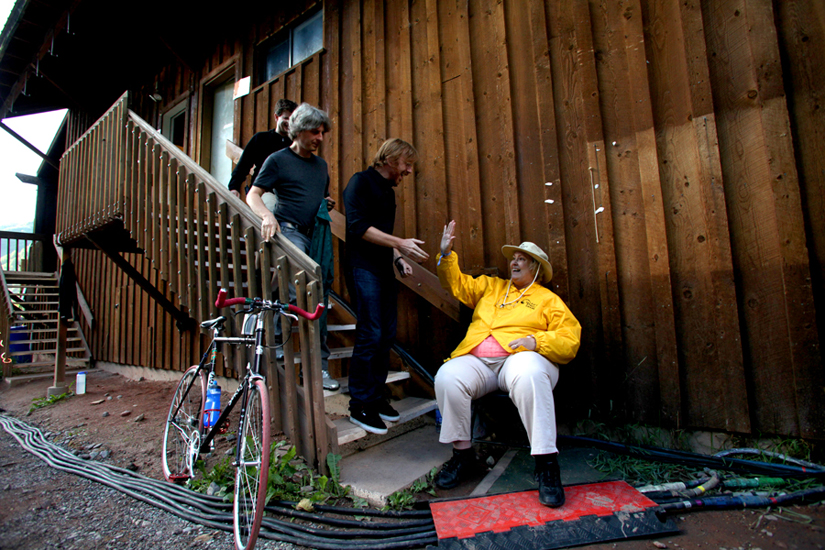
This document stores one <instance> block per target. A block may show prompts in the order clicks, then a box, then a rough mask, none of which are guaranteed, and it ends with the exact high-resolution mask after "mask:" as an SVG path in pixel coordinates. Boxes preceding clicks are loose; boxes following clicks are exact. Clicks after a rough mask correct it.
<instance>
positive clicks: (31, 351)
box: [6, 347, 86, 357]
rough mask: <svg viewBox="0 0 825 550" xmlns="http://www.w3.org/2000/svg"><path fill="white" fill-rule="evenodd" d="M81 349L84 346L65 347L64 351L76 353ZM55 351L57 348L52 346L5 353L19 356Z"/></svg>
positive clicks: (84, 349) (83, 349)
mask: <svg viewBox="0 0 825 550" xmlns="http://www.w3.org/2000/svg"><path fill="white" fill-rule="evenodd" d="M81 351H86V348H84V347H79V348H66V353H78V352H81ZM56 352H57V350H55V349H54V348H49V349H31V350H25V351H12V352H8V353H6V355H7V356H11V357H19V356H21V355H35V354H38V353H56Z"/></svg>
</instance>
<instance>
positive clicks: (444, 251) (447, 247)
mask: <svg viewBox="0 0 825 550" xmlns="http://www.w3.org/2000/svg"><path fill="white" fill-rule="evenodd" d="M454 240H455V220H451V221H450V223H448V224H447V225H445V226H444V233H442V234H441V255H442V256H448V255H449V254H450V252H452V250H453V241H454Z"/></svg>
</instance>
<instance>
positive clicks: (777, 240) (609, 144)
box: [0, 0, 825, 439]
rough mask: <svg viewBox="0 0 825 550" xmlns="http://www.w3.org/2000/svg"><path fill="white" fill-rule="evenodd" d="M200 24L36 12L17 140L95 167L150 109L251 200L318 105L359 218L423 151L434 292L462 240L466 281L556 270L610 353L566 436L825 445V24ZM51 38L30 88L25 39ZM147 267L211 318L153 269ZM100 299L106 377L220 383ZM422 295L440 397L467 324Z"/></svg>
mask: <svg viewBox="0 0 825 550" xmlns="http://www.w3.org/2000/svg"><path fill="white" fill-rule="evenodd" d="M170 4H171V5H170ZM181 4H183V3H178V2H171V3H170V2H166V3H164V4H162V6H163V9H160V8H158V9H157V10H153V9H151V8H150V7H149V6H146V5H145V4H134V5H132V6H131V7H130V8H129V11H130V13H129V14H128V15H126V16H121V17H118V18H115V19H113V18H112V17H111V16H110V14H109V13H108V11H109V8H108V7H107V6H106V3H103V2H101V1H100V0H74V1H68V0H65V1H58V0H49V1H43V2H35V1H31V2H29V1H25V0H21V1H19V2H18V6H19V7H22V8H21V10H20V11H19V13H18V14H17V17H18V22H20V23H21V24H20V26H19V27H18V28H17V29H16V30H15V31H13V32H12V33H11V34H9V32H8V29H7V30H6V31H4V34H3V37H4V40H5V42H4V43H3V44H2V47H3V48H4V50H3V51H2V53H0V68H3V69H4V70H3V71H0V103H2V107H1V108H0V114H1V115H2V116H3V117H6V116H12V115H15V114H22V113H26V112H32V111H37V110H43V109H46V108H51V107H68V108H70V109H71V110H72V111H71V119H70V127H69V138H68V144H67V147H70V146H71V144H72V142H74V140H75V139H77V138H79V137H81V135H82V134H83V133H84V132H85V131H86V130H87V128H89V127H90V125H91V124H92V122H94V120H96V119H97V118H98V117H99V116H100V115H101V114H102V113H103V112H104V111H106V110H107V109H108V108H109V107H110V106H111V105H112V104H113V103H115V102H116V101H117V99H118V97H119V96H121V94H123V92H125V91H127V90H128V91H129V92H130V94H129V104H128V107H129V109H131V110H132V111H133V112H134V113H136V114H137V115H138V116H139V117H141V118H143V119H144V120H146V121H148V122H149V123H150V124H151V125H152V126H153V127H154V128H157V129H159V130H160V132H161V133H163V135H164V136H166V137H167V138H169V140H170V141H171V142H172V143H174V144H175V145H177V146H178V147H179V148H180V149H181V150H182V151H183V152H184V153H186V154H187V155H188V156H189V157H191V158H192V159H194V161H195V162H197V163H199V164H200V166H201V167H203V168H204V169H206V170H209V171H211V172H212V173H213V174H219V173H220V174H224V175H225V174H226V170H228V169H230V168H231V165H228V164H227V162H228V160H227V157H226V152H225V148H224V147H223V146H222V143H223V141H222V140H223V139H224V138H229V139H230V140H231V141H233V142H234V143H235V144H238V145H241V146H243V145H244V144H246V142H247V141H248V140H249V139H250V138H251V137H252V135H253V134H254V133H255V132H257V131H261V130H265V129H268V128H270V127H272V126H273V121H274V118H275V117H274V113H273V112H272V111H273V106H274V104H275V101H276V100H277V99H278V98H281V97H287V98H289V99H292V100H294V101H297V102H302V101H306V102H309V103H312V104H315V105H318V106H320V107H321V108H322V109H324V110H326V111H327V112H328V113H329V114H330V116H331V118H332V121H333V128H332V131H331V132H330V133H329V134H328V136H327V138H326V140H325V143H324V146H323V150H322V155H323V156H324V157H325V159H326V160H327V162H328V163H329V167H330V172H331V177H332V194H333V196H334V198H336V199H337V201H338V205H339V206H338V209H339V210H340V209H341V204H342V201H341V193H342V191H343V189H344V188H345V186H346V183H347V181H348V179H349V177H350V176H351V175H352V174H353V173H354V172H356V171H359V170H362V169H364V168H365V167H366V166H367V165H368V164H369V162H370V160H371V158H372V155H373V154H374V152H375V151H376V149H377V148H378V146H379V145H380V144H381V142H382V141H383V140H384V139H385V138H388V137H401V138H403V139H406V140H408V141H411V142H412V143H413V144H414V145H415V146H416V147H417V149H418V150H419V152H420V157H421V158H420V160H419V162H418V163H417V165H416V169H415V173H414V176H413V177H411V178H408V180H411V181H409V182H407V183H405V185H404V186H403V187H401V188H399V189H398V190H397V198H398V204H399V209H398V216H397V220H396V234H397V235H399V236H404V237H417V238H420V239H422V240H424V241H426V245H425V248H426V249H427V250H428V251H429V252H430V254H431V256H430V259H429V260H428V261H427V262H425V263H424V264H423V267H424V268H425V269H426V270H428V271H430V272H434V270H435V256H436V253H437V250H438V242H439V237H440V234H441V230H442V227H443V225H444V224H445V223H446V222H448V221H449V220H451V219H455V220H456V221H457V225H458V239H457V242H456V250H457V251H458V254H459V257H460V260H461V263H462V266H463V268H464V270H465V271H468V272H472V273H482V272H498V273H500V274H506V270H507V265H506V263H505V259H504V257H503V256H502V255H501V253H500V249H501V246H502V245H504V244H517V243H520V242H522V241H533V242H535V243H537V244H538V245H539V246H541V247H542V248H543V249H544V250H546V251H547V252H548V253H549V256H550V259H551V262H552V264H553V267H554V273H555V277H554V279H553V281H552V284H551V286H552V289H553V290H554V291H555V292H557V293H558V294H559V295H560V296H561V297H562V298H564V300H565V301H566V302H567V303H568V305H569V306H570V308H571V310H572V311H573V312H574V313H575V314H576V316H577V317H578V318H579V320H580V321H581V323H582V326H583V340H582V347H581V351H580V352H579V356H578V357H577V358H576V360H575V361H574V362H572V363H571V364H569V365H567V366H565V367H564V368H563V369H562V380H561V382H560V384H559V386H558V388H557V390H556V391H557V394H558V397H557V399H558V403H559V408H560V412H561V417H562V419H564V420H567V421H570V422H575V421H576V420H577V419H580V418H584V417H587V416H590V417H593V418H608V417H610V418H615V417H617V416H618V417H620V418H624V419H625V420H627V421H638V422H646V423H650V424H658V425H662V426H667V427H680V428H702V429H713V430H724V431H730V432H739V433H750V434H762V435H764V434H779V435H783V436H801V437H806V438H813V439H822V438H823V437H825V368H824V367H823V361H822V352H821V342H822V341H823V336H825V332H823V327H825V290H824V289H825V286H824V285H823V279H825V273H824V272H823V265H825V216H823V214H822V212H823V202H825V135H823V133H825V130H824V129H825V108H823V101H825V98H823V92H822V90H823V89H825V5H824V4H822V3H821V2H809V1H807V0H774V1H771V0H701V1H700V0H696V1H687V2H681V1H677V0H628V1H624V0H623V1H613V0H562V1H558V0H553V1H551V0H546V1H542V0H499V1H495V0H400V1H397V0H386V1H381V0H323V1H308V0H305V1H300V0H299V1H297V2H291V3H264V4H261V3H241V4H242V6H241V7H240V8H238V9H237V10H235V11H234V12H233V13H231V14H227V13H223V12H220V13H218V12H212V13H209V12H208V10H207V9H206V8H203V9H201V8H198V11H197V13H194V10H189V9H186V8H185V7H183V6H182V5H181ZM253 4H254V5H253ZM150 5H151V3H150ZM132 12H134V13H132ZM24 23H25V24H24ZM35 24H36V25H39V26H38V29H39V36H40V38H39V39H32V40H31V41H30V42H31V44H30V45H29V49H28V50H25V52H26V53H25V54H21V53H18V52H15V55H14V58H15V59H17V58H19V59H21V60H22V61H21V62H20V63H18V64H17V65H14V63H13V62H14V59H12V58H11V56H10V52H11V49H10V48H11V47H12V46H13V45H14V44H13V39H14V38H15V37H18V38H19V37H21V36H22V35H23V34H24V32H27V31H30V30H31V27H32V26H34V25H35ZM319 33H320V34H319ZM21 48H22V46H21ZM308 50H311V51H308ZM282 52H286V61H284V57H283V55H281V54H282ZM279 63H281V64H279ZM283 63H285V65H284V64H283ZM247 79H248V80H247ZM247 83H248V85H249V92H248V93H245V94H244V95H242V96H241V97H239V98H237V99H234V100H233V99H232V95H233V93H234V90H235V88H236V84H239V86H242V85H243V84H247ZM227 98H228V99H227ZM221 117H223V118H221ZM221 131H223V132H227V134H226V135H224V134H221V133H220V132H221ZM83 169H87V170H95V168H94V166H91V165H89V166H87V167H85V168H83ZM216 177H217V176H216ZM221 177H224V176H221ZM221 177H218V179H219V180H221ZM62 192H64V190H63V189H61V190H60V193H62ZM816 212H820V214H816ZM64 229H65V228H64ZM57 231H58V232H60V231H61V227H60V224H59V223H58V229H57ZM345 246H346V245H345V244H344V243H342V242H337V243H336V248H337V258H338V259H339V262H338V263H339V271H340V265H341V262H340V258H342V257H343V255H344V250H345ZM124 256H125V257H127V258H128V260H129V261H130V262H131V264H132V265H133V266H134V267H135V268H137V269H138V270H139V271H140V272H141V273H142V274H143V276H144V277H145V278H146V279H147V280H150V281H153V283H154V284H155V285H156V286H157V288H158V289H160V291H161V292H162V293H163V294H164V295H165V296H166V297H167V298H168V299H169V300H170V301H172V302H173V303H175V304H177V306H178V307H181V310H182V311H184V312H185V313H186V314H187V315H190V316H192V317H196V316H197V312H196V310H193V309H189V308H187V307H185V306H182V305H181V304H180V303H179V293H178V292H177V291H176V290H175V289H173V288H171V287H169V285H168V284H167V283H166V282H165V280H161V278H159V270H158V269H157V268H156V267H153V265H152V262H151V261H149V260H147V259H146V258H145V257H144V256H141V255H140V254H126V255H124ZM78 271H79V277H80V279H81V285H82V286H83V288H84V291H85V293H86V295H87V298H88V299H89V302H90V306H91V307H92V309H93V310H94V311H95V316H96V319H98V322H97V323H96V325H95V327H93V328H88V333H87V334H86V337H87V339H88V340H89V343H90V346H91V347H92V350H93V353H94V356H95V357H96V358H97V359H99V360H104V361H111V362H116V363H125V364H134V365H142V366H150V367H155V368H165V369H177V370H180V369H182V368H184V367H185V366H186V365H188V364H190V363H191V362H193V361H196V360H197V355H198V349H200V348H201V344H202V342H198V341H197V340H198V338H197V337H196V336H182V335H181V333H179V332H178V331H177V329H176V328H175V322H174V319H173V318H172V317H171V316H170V315H169V314H168V313H167V312H166V311H165V310H163V309H162V308H160V307H158V306H157V305H155V304H154V303H153V302H152V301H151V300H148V299H146V297H145V296H144V295H143V294H141V292H140V291H139V290H137V289H136V288H135V286H134V284H133V283H132V282H131V281H130V280H129V279H128V278H126V277H124V276H123V275H122V274H121V271H120V270H119V269H118V268H117V267H116V266H115V265H114V264H112V263H110V262H109V261H108V260H106V259H105V257H104V256H103V255H101V254H100V253H98V252H95V251H84V252H82V253H81V259H80V261H79V269H78ZM338 275H339V276H338V277H337V281H338V282H337V283H336V284H337V288H336V290H337V291H338V293H339V294H341V295H343V296H345V297H346V295H347V293H346V288H345V285H344V284H343V282H342V281H343V276H342V273H338ZM104 282H105V283H104ZM424 286H425V287H426V285H424ZM413 287H414V288H409V287H405V288H404V291H403V292H402V295H401V297H400V300H401V304H400V319H399V341H400V343H401V344H402V345H403V346H404V347H405V348H406V349H408V350H409V351H410V353H411V354H412V355H413V356H414V357H416V358H417V359H418V361H419V362H421V363H422V364H424V365H428V368H429V369H430V370H431V371H432V372H434V371H435V370H436V369H437V367H438V365H439V364H440V363H441V361H442V360H443V358H445V357H446V356H447V355H448V353H449V351H450V350H451V349H452V346H454V345H455V344H456V343H457V341H458V340H459V339H460V337H461V336H462V334H463V330H464V327H465V326H466V325H464V324H462V322H463V321H464V322H466V319H465V318H464V316H463V315H462V313H461V312H460V311H458V310H457V309H456V306H455V304H449V303H446V302H444V301H439V300H441V298H438V297H435V298H434V297H433V296H431V295H430V296H428V295H426V294H427V292H430V289H427V288H422V289H418V288H415V285H413ZM124 300H126V302H124ZM123 303H128V304H130V308H131V311H129V312H125V311H124V310H125V309H127V308H122V307H119V304H123ZM125 316H128V317H125ZM141 342H152V346H153V347H152V346H146V345H145V344H140V343H141ZM169 357H173V358H174V360H173V361H170V360H169Z"/></svg>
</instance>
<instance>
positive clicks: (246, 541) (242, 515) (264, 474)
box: [233, 379, 271, 550]
mask: <svg viewBox="0 0 825 550" xmlns="http://www.w3.org/2000/svg"><path fill="white" fill-rule="evenodd" d="M247 391H248V393H247V398H246V412H245V414H244V419H243V425H242V426H241V429H240V433H239V437H238V445H239V446H240V461H239V463H238V465H237V470H236V471H235V503H234V506H233V513H234V520H235V521H234V524H235V546H236V547H237V548H239V549H240V550H247V549H249V548H254V547H255V541H256V540H257V539H258V531H259V530H260V528H261V520H262V519H263V515H264V505H265V504H266V483H267V479H268V478H269V453H270V450H271V449H270V445H269V394H268V393H267V389H266V384H265V383H264V381H263V380H260V379H258V380H252V382H251V383H250V384H249V388H248V390H247Z"/></svg>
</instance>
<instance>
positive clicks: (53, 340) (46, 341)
mask: <svg viewBox="0 0 825 550" xmlns="http://www.w3.org/2000/svg"><path fill="white" fill-rule="evenodd" d="M52 332H54V331H52ZM66 341H67V342H82V341H83V339H82V338H80V336H75V337H71V338H70V337H67V338H66ZM56 343H57V338H35V339H33V340H15V341H13V342H9V344H13V345H14V344H56Z"/></svg>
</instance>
